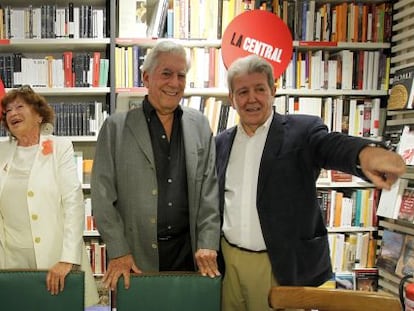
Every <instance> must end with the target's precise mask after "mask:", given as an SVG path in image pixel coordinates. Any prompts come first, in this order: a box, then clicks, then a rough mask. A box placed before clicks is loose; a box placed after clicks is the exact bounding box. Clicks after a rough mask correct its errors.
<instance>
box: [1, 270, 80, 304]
mask: <svg viewBox="0 0 414 311" xmlns="http://www.w3.org/2000/svg"><path fill="white" fill-rule="evenodd" d="M46 275H47V271H43V270H41V271H39V270H0V305H1V310H13V311H28V310H30V311H84V310H85V303H84V287H85V286H84V273H83V272H81V271H76V272H70V273H69V274H68V275H67V276H66V278H65V288H64V290H63V292H61V293H59V294H58V295H51V294H50V293H49V292H48V291H47V289H46Z"/></svg>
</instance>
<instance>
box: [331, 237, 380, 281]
mask: <svg viewBox="0 0 414 311" xmlns="http://www.w3.org/2000/svg"><path fill="white" fill-rule="evenodd" d="M328 240H329V250H330V255H331V262H332V271H333V272H335V273H336V272H343V271H352V270H353V269H355V268H373V267H375V258H376V249H377V248H376V245H377V240H376V239H375V238H374V237H373V235H372V233H371V232H349V233H339V232H338V233H328Z"/></svg>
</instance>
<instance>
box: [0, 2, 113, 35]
mask: <svg viewBox="0 0 414 311" xmlns="http://www.w3.org/2000/svg"><path fill="white" fill-rule="evenodd" d="M105 25H106V8H95V7H92V6H91V5H80V6H74V4H73V2H70V3H69V4H68V5H67V6H65V7H58V6H57V5H54V4H45V5H41V6H39V7H35V6H33V5H28V6H26V7H23V8H22V7H14V6H10V5H7V6H5V7H4V8H0V39H46V38H53V39H54V38H74V39H78V38H98V39H102V38H105V37H106V36H107V30H106V26H105Z"/></svg>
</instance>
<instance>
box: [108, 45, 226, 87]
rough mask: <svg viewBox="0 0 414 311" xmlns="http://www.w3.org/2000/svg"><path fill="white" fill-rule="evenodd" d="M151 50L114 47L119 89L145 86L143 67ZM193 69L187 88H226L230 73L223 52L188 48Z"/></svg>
mask: <svg viewBox="0 0 414 311" xmlns="http://www.w3.org/2000/svg"><path fill="white" fill-rule="evenodd" d="M149 50H150V49H149V48H146V47H143V46H139V45H131V46H117V47H115V68H116V71H115V86H116V87H117V88H133V87H142V86H143V83H142V81H141V75H142V72H141V66H142V63H143V61H144V58H145V56H146V54H147V53H148V51H149ZM186 51H187V55H188V58H189V60H190V63H191V67H190V69H189V71H188V73H187V84H186V87H187V88H209V87H226V86H227V80H226V74H227V70H226V68H225V66H224V63H223V60H222V57H221V49H217V48H213V47H206V48H199V47H192V48H186Z"/></svg>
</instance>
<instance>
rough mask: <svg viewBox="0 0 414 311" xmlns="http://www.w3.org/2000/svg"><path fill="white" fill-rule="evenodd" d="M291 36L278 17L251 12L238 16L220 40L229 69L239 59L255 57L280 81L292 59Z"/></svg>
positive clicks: (261, 12) (266, 13) (264, 12)
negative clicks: (271, 67) (253, 55)
mask: <svg viewBox="0 0 414 311" xmlns="http://www.w3.org/2000/svg"><path fill="white" fill-rule="evenodd" d="M292 49H293V42H292V34H291V33H290V30H289V28H288V26H287V25H286V24H285V23H284V22H283V20H282V19H280V18H279V17H278V16H277V15H275V14H273V13H271V12H268V11H264V10H252V11H246V12H244V13H242V14H240V15H237V16H236V17H235V18H234V19H233V20H232V21H231V22H230V23H229V25H228V26H227V28H226V29H225V31H224V33H223V37H222V40H221V52H222V57H223V62H224V65H225V66H226V68H229V66H230V64H231V63H232V62H233V61H234V60H236V59H237V58H240V57H243V56H247V55H250V54H256V55H258V56H260V57H262V58H264V59H266V60H267V61H269V63H270V64H271V65H272V66H273V73H274V76H275V78H278V77H279V76H280V75H281V74H282V73H283V72H284V71H285V69H286V67H287V66H288V64H289V62H290V60H291V58H292Z"/></svg>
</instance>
